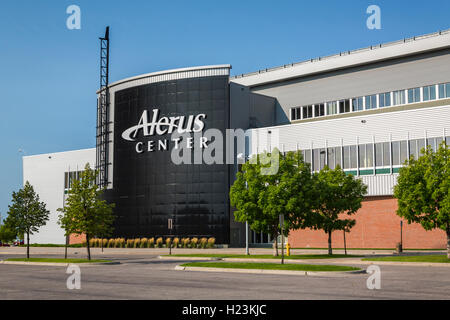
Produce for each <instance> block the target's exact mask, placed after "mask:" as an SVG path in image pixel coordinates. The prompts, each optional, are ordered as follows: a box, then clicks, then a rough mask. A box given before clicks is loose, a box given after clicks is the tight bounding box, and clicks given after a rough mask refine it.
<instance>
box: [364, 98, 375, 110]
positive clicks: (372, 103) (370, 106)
mask: <svg viewBox="0 0 450 320" xmlns="http://www.w3.org/2000/svg"><path fill="white" fill-rule="evenodd" d="M376 108H377V95H376V94H374V95H371V96H366V110H369V109H376Z"/></svg>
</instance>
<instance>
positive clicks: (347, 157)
mask: <svg viewBox="0 0 450 320" xmlns="http://www.w3.org/2000/svg"><path fill="white" fill-rule="evenodd" d="M350 168H351V166H350V147H349V146H346V147H344V166H343V169H350Z"/></svg>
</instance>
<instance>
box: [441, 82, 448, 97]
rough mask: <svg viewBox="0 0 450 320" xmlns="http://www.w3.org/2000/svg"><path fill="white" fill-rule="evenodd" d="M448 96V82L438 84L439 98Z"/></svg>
mask: <svg viewBox="0 0 450 320" xmlns="http://www.w3.org/2000/svg"><path fill="white" fill-rule="evenodd" d="M444 98H450V83H442V84H440V85H439V99H444Z"/></svg>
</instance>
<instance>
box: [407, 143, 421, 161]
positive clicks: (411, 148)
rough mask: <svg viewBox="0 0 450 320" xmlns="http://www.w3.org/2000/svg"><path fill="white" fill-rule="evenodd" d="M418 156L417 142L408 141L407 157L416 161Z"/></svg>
mask: <svg viewBox="0 0 450 320" xmlns="http://www.w3.org/2000/svg"><path fill="white" fill-rule="evenodd" d="M418 155H419V150H418V149H417V140H411V141H409V156H410V157H411V156H413V157H414V159H416V160H417V158H418Z"/></svg>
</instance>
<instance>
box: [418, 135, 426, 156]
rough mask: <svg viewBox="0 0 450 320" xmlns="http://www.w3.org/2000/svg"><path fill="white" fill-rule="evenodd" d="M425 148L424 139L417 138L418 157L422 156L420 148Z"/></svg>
mask: <svg viewBox="0 0 450 320" xmlns="http://www.w3.org/2000/svg"><path fill="white" fill-rule="evenodd" d="M423 148H425V139H418V140H417V150H418V151H419V157H420V156H422V149H423Z"/></svg>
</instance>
